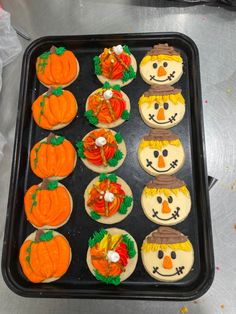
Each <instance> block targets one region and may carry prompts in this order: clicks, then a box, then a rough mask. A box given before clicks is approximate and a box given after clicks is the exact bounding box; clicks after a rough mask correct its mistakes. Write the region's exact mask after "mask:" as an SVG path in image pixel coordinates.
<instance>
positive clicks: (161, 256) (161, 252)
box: [157, 250, 164, 259]
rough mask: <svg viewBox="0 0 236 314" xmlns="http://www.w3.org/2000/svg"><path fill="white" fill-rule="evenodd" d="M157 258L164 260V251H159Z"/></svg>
mask: <svg viewBox="0 0 236 314" xmlns="http://www.w3.org/2000/svg"><path fill="white" fill-rule="evenodd" d="M157 256H158V258H159V259H162V258H163V256H164V253H163V251H161V250H159V251H158V254H157Z"/></svg>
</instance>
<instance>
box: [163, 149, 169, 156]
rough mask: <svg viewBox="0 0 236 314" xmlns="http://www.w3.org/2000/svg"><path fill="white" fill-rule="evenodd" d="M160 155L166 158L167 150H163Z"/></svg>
mask: <svg viewBox="0 0 236 314" xmlns="http://www.w3.org/2000/svg"><path fill="white" fill-rule="evenodd" d="M162 155H163V156H164V157H166V156H167V155H168V150H167V149H164V150H163V151H162Z"/></svg>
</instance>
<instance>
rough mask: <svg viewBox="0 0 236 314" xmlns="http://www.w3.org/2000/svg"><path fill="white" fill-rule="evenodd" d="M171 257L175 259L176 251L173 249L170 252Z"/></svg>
mask: <svg viewBox="0 0 236 314" xmlns="http://www.w3.org/2000/svg"><path fill="white" fill-rule="evenodd" d="M170 256H171V258H172V259H176V253H175V251H172V252H171V254H170Z"/></svg>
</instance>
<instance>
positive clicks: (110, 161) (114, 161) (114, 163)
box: [108, 157, 118, 167]
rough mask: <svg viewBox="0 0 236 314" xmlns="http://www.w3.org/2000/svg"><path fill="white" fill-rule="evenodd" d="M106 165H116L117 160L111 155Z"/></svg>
mask: <svg viewBox="0 0 236 314" xmlns="http://www.w3.org/2000/svg"><path fill="white" fill-rule="evenodd" d="M108 165H109V166H110V167H116V166H117V165H118V160H117V159H115V158H114V157H113V158H111V159H109V160H108Z"/></svg>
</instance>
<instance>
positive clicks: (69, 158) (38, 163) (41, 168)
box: [30, 133, 77, 180]
mask: <svg viewBox="0 0 236 314" xmlns="http://www.w3.org/2000/svg"><path fill="white" fill-rule="evenodd" d="M76 160H77V156H76V151H75V149H74V146H73V145H72V144H71V142H70V141H68V140H66V139H65V137H64V136H58V135H55V134H53V133H50V134H49V135H48V137H46V138H44V139H42V140H41V141H39V142H38V143H36V144H35V145H34V147H33V148H32V149H31V152H30V167H31V170H32V171H33V173H34V174H35V175H36V176H38V177H39V178H41V179H43V178H46V179H49V180H61V179H63V178H65V177H67V176H68V175H69V174H71V172H72V171H73V170H74V168H75V165H76Z"/></svg>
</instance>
